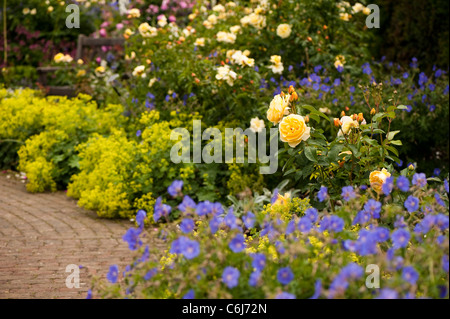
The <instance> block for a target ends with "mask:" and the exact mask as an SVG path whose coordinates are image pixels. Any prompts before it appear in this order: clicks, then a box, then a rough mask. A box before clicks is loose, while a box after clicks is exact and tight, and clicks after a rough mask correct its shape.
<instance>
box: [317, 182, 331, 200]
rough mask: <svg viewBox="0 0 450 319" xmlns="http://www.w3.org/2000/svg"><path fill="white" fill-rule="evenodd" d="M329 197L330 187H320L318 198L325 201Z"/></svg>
mask: <svg viewBox="0 0 450 319" xmlns="http://www.w3.org/2000/svg"><path fill="white" fill-rule="evenodd" d="M327 197H328V188H326V187H325V186H322V187H320V190H319V192H318V193H317V198H318V199H319V202H323V201H324V200H326V199H327Z"/></svg>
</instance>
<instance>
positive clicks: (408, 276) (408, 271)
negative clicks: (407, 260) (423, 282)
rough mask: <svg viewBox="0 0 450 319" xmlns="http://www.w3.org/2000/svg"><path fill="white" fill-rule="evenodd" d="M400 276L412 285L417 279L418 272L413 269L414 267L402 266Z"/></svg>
mask: <svg viewBox="0 0 450 319" xmlns="http://www.w3.org/2000/svg"><path fill="white" fill-rule="evenodd" d="M402 278H403V280H404V281H406V282H409V283H410V284H411V285H414V284H415V283H416V282H417V280H418V279H419V273H418V272H417V271H416V270H415V269H414V267H411V266H408V267H405V268H403V271H402Z"/></svg>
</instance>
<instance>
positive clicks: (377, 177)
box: [369, 168, 391, 193]
mask: <svg viewBox="0 0 450 319" xmlns="http://www.w3.org/2000/svg"><path fill="white" fill-rule="evenodd" d="M390 176H391V174H390V173H389V172H388V171H387V170H386V169H385V168H383V169H382V170H381V171H373V172H372V173H370V175H369V180H370V187H372V189H373V190H374V191H376V192H377V193H381V188H382V186H383V184H384V182H385V181H386V179H387V178H388V177H390Z"/></svg>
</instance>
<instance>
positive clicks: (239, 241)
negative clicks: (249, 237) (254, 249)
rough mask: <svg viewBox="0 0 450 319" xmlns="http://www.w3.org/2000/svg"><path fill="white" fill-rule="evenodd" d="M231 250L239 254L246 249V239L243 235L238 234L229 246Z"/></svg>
mask: <svg viewBox="0 0 450 319" xmlns="http://www.w3.org/2000/svg"><path fill="white" fill-rule="evenodd" d="M228 246H229V247H230V249H231V250H232V251H233V252H235V253H239V252H241V251H243V250H244V249H245V238H244V235H242V234H237V235H236V236H235V237H234V238H233V239H232V240H231V241H230V244H229V245H228Z"/></svg>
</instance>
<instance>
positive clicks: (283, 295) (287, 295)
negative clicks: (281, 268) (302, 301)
mask: <svg viewBox="0 0 450 319" xmlns="http://www.w3.org/2000/svg"><path fill="white" fill-rule="evenodd" d="M275 299H296V298H295V295H293V294H290V293H288V292H280V293H279V294H278V295H276V296H275Z"/></svg>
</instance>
